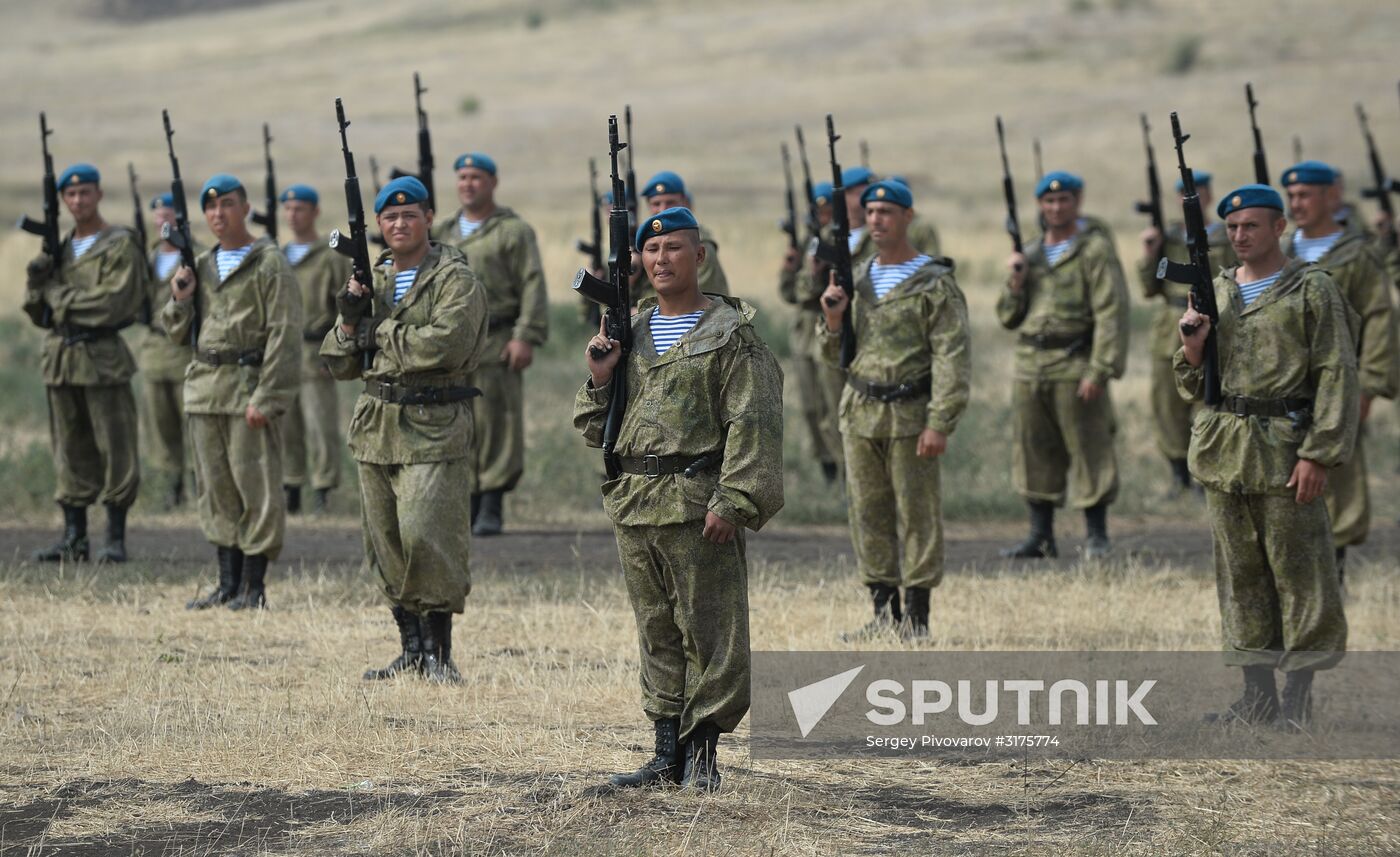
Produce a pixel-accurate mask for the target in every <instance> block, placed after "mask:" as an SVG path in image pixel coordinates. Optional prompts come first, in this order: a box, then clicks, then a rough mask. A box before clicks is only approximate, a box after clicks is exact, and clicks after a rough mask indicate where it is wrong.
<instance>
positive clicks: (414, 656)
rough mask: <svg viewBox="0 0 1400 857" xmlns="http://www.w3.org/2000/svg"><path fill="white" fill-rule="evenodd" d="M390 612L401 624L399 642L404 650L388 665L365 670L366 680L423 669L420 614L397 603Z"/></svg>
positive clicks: (396, 623)
mask: <svg viewBox="0 0 1400 857" xmlns="http://www.w3.org/2000/svg"><path fill="white" fill-rule="evenodd" d="M389 612H390V613H393V614H394V624H395V625H398V626H399V643H400V644H401V645H402V646H403V651H402V652H400V653H399V656H398V657H397V658H394V660H393V662H391V663H390V664H389V665H388V666H387V667H384V668H383V669H378V670H365V674H364V680H365V681H383V680H384V679H388V678H393V677H394V676H396V675H398V674H399V673H402V672H412V673H420V672H422V671H423V633H422V630H421V629H420V627H419V622H418V614H416V613H410V612H409V611H408V610H405V609H404V608H402V607H400V606H398V605H397V604H396V605H394V606H393V607H391V608H389Z"/></svg>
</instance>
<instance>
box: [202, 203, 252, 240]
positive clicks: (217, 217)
mask: <svg viewBox="0 0 1400 857" xmlns="http://www.w3.org/2000/svg"><path fill="white" fill-rule="evenodd" d="M250 210H251V206H249V205H248V201H247V200H246V199H241V198H239V196H238V194H237V193H226V194H224V195H223V196H216V197H214V198H213V199H211V200H209V201H207V202H205V203H204V220H205V222H206V223H208V224H209V231H210V232H213V233H214V237H215V238H218V239H220V240H222V239H223V237H224V236H225V235H228V234H231V233H232V232H233V230H234V229H235V228H236V227H240V226H242V225H243V222H244V221H246V220H247V219H248V212H249V211H250Z"/></svg>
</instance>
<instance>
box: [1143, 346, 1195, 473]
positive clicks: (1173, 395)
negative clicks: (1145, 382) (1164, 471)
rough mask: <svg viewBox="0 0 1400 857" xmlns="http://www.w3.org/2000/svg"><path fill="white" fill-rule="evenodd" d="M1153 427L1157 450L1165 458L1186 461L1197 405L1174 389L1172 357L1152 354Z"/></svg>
mask: <svg viewBox="0 0 1400 857" xmlns="http://www.w3.org/2000/svg"><path fill="white" fill-rule="evenodd" d="M1151 372H1152V428H1153V430H1154V432H1155V434H1156V436H1157V449H1159V450H1161V453H1162V455H1163V456H1165V457H1166V458H1167V459H1168V460H1180V461H1185V460H1186V457H1187V453H1188V451H1189V450H1190V448H1191V420H1192V419H1194V418H1195V416H1196V411H1197V409H1198V408H1199V407H1200V405H1198V404H1193V403H1192V402H1188V401H1186V400H1185V399H1183V398H1182V397H1181V393H1179V392H1177V389H1176V375H1175V373H1174V372H1173V370H1172V358H1170V357H1165V358H1164V357H1155V356H1154V357H1153V358H1152V364H1151Z"/></svg>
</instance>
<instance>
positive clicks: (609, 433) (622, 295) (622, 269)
mask: <svg viewBox="0 0 1400 857" xmlns="http://www.w3.org/2000/svg"><path fill="white" fill-rule="evenodd" d="M625 148H627V144H626V143H623V142H620V141H619V140H618V136H617V116H616V114H614V115H612V116H609V117H608V157H609V159H610V161H611V164H612V208H611V210H609V211H608V242H609V243H610V244H611V245H612V246H611V247H610V248H609V250H610V254H611V255H610V262H609V265H608V279H607V282H604V281H602V280H600V279H598V278H597V277H595V276H593V275H592V274H590V273H589V272H588V269H587V268H583V269H580V270H579V272H578V274H577V275H575V276H574V291H575V292H577V293H578V294H580V295H582V296H583V297H585V298H587V299H588V300H590V301H592V302H593V303H596V304H598V305H599V306H601V307H602V308H603V310H604V313H603V326H604V332H605V334H606V335H607V337H608V339H612V340H616V341H617V342H619V343H621V349H622V353H621V356H619V357H618V361H617V366H616V367H614V369H613V375H612V396H611V397H610V398H609V400H608V416H607V420H606V422H604V424H603V469H604V471H605V472H606V474H607V478H609V479H616V478H617V477H618V476H620V475H621V473H622V468H621V467H620V466H619V463H618V459H617V453H616V452H615V450H616V447H617V437H618V434H619V433H620V432H621V430H622V418H623V416H625V414H626V412H627V357H628V355H629V354H631V353H632V297H631V294H630V293H629V290H628V286H627V284H628V281H629V280H630V279H631V277H632V229H631V226H630V224H629V220H628V212H627V196H626V190H625V188H624V187H623V182H622V173H621V171H620V170H619V169H618V163H617V155H618V153H619V152H621V151H622V150H623V149H625ZM628 163H629V166H630V163H631V158H630V157H629V158H628ZM592 354H593V358H594V359H595V360H596V359H600V358H602V357H603V356H604V355H603V354H602V353H599V352H597V351H593V352H592Z"/></svg>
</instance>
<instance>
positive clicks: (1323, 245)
mask: <svg viewBox="0 0 1400 857" xmlns="http://www.w3.org/2000/svg"><path fill="white" fill-rule="evenodd" d="M1341 237H1342V230H1340V229H1339V230H1337V231H1336V232H1333V233H1332V234H1331V235H1324V236H1322V237H1321V238H1304V237H1303V234H1302V233H1301V232H1297V233H1294V235H1293V253H1294V255H1296V256H1297V257H1298V258H1299V259H1302V260H1303V261H1304V262H1316V261H1317V260H1318V259H1321V258H1322V257H1323V256H1326V255H1327V251H1328V250H1331V249H1332V245H1333V244H1336V243H1337V239H1338V238H1341Z"/></svg>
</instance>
